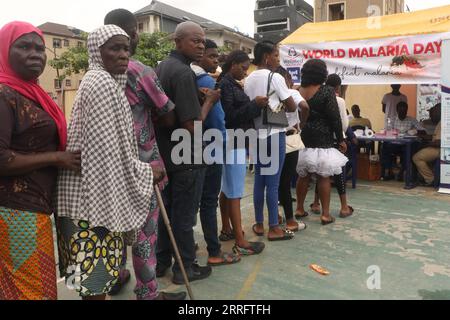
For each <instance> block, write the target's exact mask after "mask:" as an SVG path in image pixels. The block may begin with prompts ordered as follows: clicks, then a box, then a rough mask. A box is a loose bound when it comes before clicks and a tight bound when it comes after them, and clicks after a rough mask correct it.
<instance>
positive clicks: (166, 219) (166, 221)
mask: <svg viewBox="0 0 450 320" xmlns="http://www.w3.org/2000/svg"><path fill="white" fill-rule="evenodd" d="M155 192H156V197H157V198H158V204H159V208H160V209H161V215H162V217H163V219H164V224H165V225H166V228H167V233H168V234H169V237H170V241H171V242H172V246H173V250H174V251H175V258H176V259H177V262H178V265H179V266H180V269H181V273H182V274H183V278H184V283H185V284H186V289H187V291H188V294H189V297H190V298H191V300H195V299H194V294H193V293H192V288H191V284H190V283H189V278H188V276H187V274H186V269H185V268H184V264H183V261H182V260H181V256H180V251H179V250H178V246H177V242H176V241H175V236H174V235H173V231H172V227H171V226H170V221H169V216H168V215H167V211H166V207H165V206H164V202H163V199H162V197H161V192H160V191H159V188H158V186H155Z"/></svg>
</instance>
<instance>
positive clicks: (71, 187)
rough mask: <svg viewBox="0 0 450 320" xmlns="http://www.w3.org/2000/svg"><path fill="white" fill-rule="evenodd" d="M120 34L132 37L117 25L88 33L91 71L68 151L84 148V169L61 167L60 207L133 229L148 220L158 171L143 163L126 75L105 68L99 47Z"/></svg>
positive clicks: (93, 222) (68, 213)
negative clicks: (154, 178) (128, 94)
mask: <svg viewBox="0 0 450 320" xmlns="http://www.w3.org/2000/svg"><path fill="white" fill-rule="evenodd" d="M115 35H124V36H127V35H126V33H125V32H124V31H123V30H122V29H120V28H118V27H116V26H112V25H107V26H104V27H101V28H99V29H97V30H95V31H93V32H92V33H91V34H90V35H89V38H88V50H89V71H88V73H87V74H86V75H85V77H84V78H83V81H82V83H81V86H80V89H79V91H78V94H77V97H76V100H75V104H74V108H73V113H72V120H71V123H70V126H69V133H68V143H67V150H70V151H77V150H81V152H82V156H81V158H82V159H81V166H82V173H81V175H80V174H77V173H75V172H73V171H70V170H61V171H60V175H59V178H58V187H57V196H56V209H57V214H58V216H59V217H67V218H71V219H74V220H85V221H89V224H90V226H91V227H92V228H93V227H97V226H98V227H105V228H107V229H109V230H110V231H113V232H129V231H134V230H137V229H139V228H141V227H142V226H143V225H144V223H145V220H146V218H147V215H148V212H149V209H150V202H151V196H152V192H153V175H152V170H151V167H150V165H149V164H148V163H143V162H141V161H139V157H138V148H137V142H136V138H135V135H134V131H133V117H132V113H131V108H130V105H129V104H128V101H127V99H126V97H125V85H126V80H127V76H126V74H124V75H114V76H112V75H111V74H109V73H108V72H107V71H106V70H105V68H104V66H103V61H102V58H101V54H100V47H101V46H102V45H104V44H105V43H106V42H107V41H108V40H109V39H111V38H112V37H113V36H115ZM127 37H128V36H127Z"/></svg>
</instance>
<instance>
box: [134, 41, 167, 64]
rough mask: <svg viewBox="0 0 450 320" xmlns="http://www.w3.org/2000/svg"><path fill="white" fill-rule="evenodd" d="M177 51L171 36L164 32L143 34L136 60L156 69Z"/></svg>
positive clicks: (135, 56)
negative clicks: (173, 51) (172, 52)
mask: <svg viewBox="0 0 450 320" xmlns="http://www.w3.org/2000/svg"><path fill="white" fill-rule="evenodd" d="M174 49H175V44H174V42H173V41H172V40H171V38H170V35H169V34H167V33H164V32H155V33H152V34H150V33H143V34H141V35H140V41H139V45H138V48H137V50H136V54H135V55H134V57H133V58H134V59H136V60H138V61H140V62H142V63H143V64H145V65H147V66H149V67H153V68H155V67H156V66H157V65H158V63H159V62H161V61H163V60H164V59H165V58H167V56H168V55H169V53H170V52H171V51H172V50H174Z"/></svg>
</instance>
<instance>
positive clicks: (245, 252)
mask: <svg viewBox="0 0 450 320" xmlns="http://www.w3.org/2000/svg"><path fill="white" fill-rule="evenodd" d="M249 243H250V248H242V247H239V246H238V245H237V244H235V245H234V247H233V252H234V253H235V254H238V255H241V256H252V255H255V254H260V253H261V252H262V251H263V250H264V248H265V247H266V245H265V244H264V242H249Z"/></svg>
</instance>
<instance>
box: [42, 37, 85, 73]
mask: <svg viewBox="0 0 450 320" xmlns="http://www.w3.org/2000/svg"><path fill="white" fill-rule="evenodd" d="M87 36H88V35H87V34H86V33H85V34H83V35H82V39H83V40H84V41H86V40H87ZM48 64H49V65H50V66H51V67H53V68H54V69H56V70H57V73H58V75H59V80H61V81H62V80H64V79H65V78H66V77H69V76H71V75H72V74H79V73H84V72H86V71H87V70H88V67H89V55H88V51H87V48H86V46H76V47H71V48H69V49H68V50H67V51H65V52H63V53H62V54H61V55H60V56H59V57H58V56H57V57H55V58H54V59H52V60H50V61H49V62H48ZM60 71H62V72H60Z"/></svg>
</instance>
